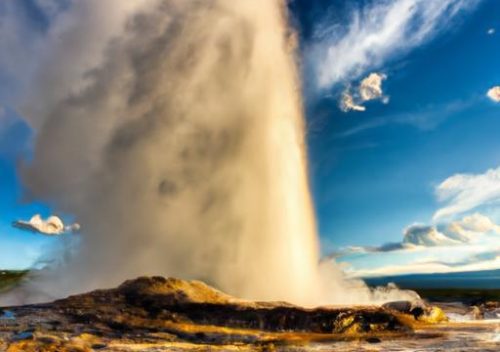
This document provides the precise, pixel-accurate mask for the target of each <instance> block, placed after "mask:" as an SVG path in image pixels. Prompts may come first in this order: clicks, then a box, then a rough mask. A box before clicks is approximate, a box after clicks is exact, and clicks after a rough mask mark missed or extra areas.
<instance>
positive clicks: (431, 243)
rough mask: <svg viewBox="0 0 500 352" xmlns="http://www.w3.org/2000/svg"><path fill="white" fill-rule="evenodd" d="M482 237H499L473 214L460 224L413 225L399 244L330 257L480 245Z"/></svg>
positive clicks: (499, 228) (490, 224)
mask: <svg viewBox="0 0 500 352" xmlns="http://www.w3.org/2000/svg"><path fill="white" fill-rule="evenodd" d="M485 235H493V236H497V235H500V226H499V225H497V224H496V223H494V222H493V221H492V220H491V219H490V218H489V217H487V216H485V215H483V214H480V213H474V214H471V215H467V216H464V217H463V218H462V219H460V220H456V221H450V222H444V223H441V224H439V225H426V224H419V223H415V224H412V225H410V226H408V227H406V228H405V229H404V230H403V239H402V241H401V242H390V243H385V244H383V245H381V246H349V247H345V248H343V249H341V250H340V251H338V252H336V253H334V254H333V255H332V256H333V257H342V256H344V255H347V254H355V253H386V252H394V251H409V250H418V249H422V248H426V247H450V246H460V245H467V244H474V243H477V242H480V241H481V239H482V237H483V236H485Z"/></svg>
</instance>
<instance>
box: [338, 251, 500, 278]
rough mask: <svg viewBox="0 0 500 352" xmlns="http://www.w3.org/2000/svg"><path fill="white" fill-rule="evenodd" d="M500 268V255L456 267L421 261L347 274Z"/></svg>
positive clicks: (439, 271) (464, 270)
mask: <svg viewBox="0 0 500 352" xmlns="http://www.w3.org/2000/svg"><path fill="white" fill-rule="evenodd" d="M498 268H500V254H499V255H498V256H497V257H496V258H494V259H488V260H482V261H476V262H470V263H462V264H460V265H454V264H453V263H446V262H439V261H433V260H429V261H421V262H413V263H408V264H404V265H387V266H383V267H378V268H372V269H369V268H367V269H363V270H353V269H352V268H350V269H348V270H347V271H346V272H347V274H348V275H349V276H351V277H377V276H393V275H406V274H415V273H419V274H436V273H459V272H472V271H482V270H495V269H498Z"/></svg>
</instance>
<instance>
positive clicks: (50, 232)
mask: <svg viewBox="0 0 500 352" xmlns="http://www.w3.org/2000/svg"><path fill="white" fill-rule="evenodd" d="M12 226H13V227H15V228H18V229H20V230H24V231H29V232H34V233H39V234H42V235H47V236H59V235H63V234H68V233H73V232H78V231H79V230H80V225H79V224H76V223H75V224H72V225H68V226H65V225H64V223H63V221H62V220H61V219H60V218H59V217H57V216H50V217H48V218H47V219H46V220H45V219H42V217H41V216H40V215H39V214H36V215H34V216H33V217H32V218H31V219H30V220H28V221H25V220H17V221H14V222H13V223H12Z"/></svg>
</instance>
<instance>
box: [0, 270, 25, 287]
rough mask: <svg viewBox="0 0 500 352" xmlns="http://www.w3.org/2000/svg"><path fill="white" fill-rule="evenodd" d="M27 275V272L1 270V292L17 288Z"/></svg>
mask: <svg viewBox="0 0 500 352" xmlns="http://www.w3.org/2000/svg"><path fill="white" fill-rule="evenodd" d="M27 273H28V271H27V270H0V292H3V291H6V290H8V289H9V288H11V287H13V286H15V285H16V284H17V283H19V282H20V281H21V279H22V278H23V277H24V276H25V275H26V274H27Z"/></svg>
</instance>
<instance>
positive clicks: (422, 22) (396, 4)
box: [310, 0, 479, 89]
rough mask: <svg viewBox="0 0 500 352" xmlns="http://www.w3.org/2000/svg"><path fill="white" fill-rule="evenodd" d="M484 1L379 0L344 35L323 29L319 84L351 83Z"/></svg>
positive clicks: (317, 59) (314, 55)
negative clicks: (462, 12)
mask: <svg viewBox="0 0 500 352" xmlns="http://www.w3.org/2000/svg"><path fill="white" fill-rule="evenodd" d="M478 2H479V0H441V1H429V0H393V1H388V0H385V1H375V2H373V3H372V4H371V5H369V6H367V7H365V8H363V9H359V10H358V11H355V12H354V13H353V14H352V16H351V20H350V23H349V24H348V26H347V29H346V30H345V31H342V30H341V28H339V24H338V23H334V24H328V25H326V26H323V28H320V30H318V38H319V39H318V42H317V43H316V45H315V47H314V48H313V50H311V51H310V55H311V57H310V61H311V63H312V66H313V67H314V69H315V70H316V80H317V85H318V87H319V88H320V89H328V88H330V87H331V86H333V85H335V84H337V83H339V82H342V81H350V80H352V79H353V78H355V77H358V76H360V75H362V74H363V73H364V72H366V71H367V70H369V69H373V68H375V67H380V65H382V64H383V63H384V62H385V61H386V60H389V59H391V58H392V57H394V56H397V55H399V54H401V53H404V52H407V51H409V50H411V49H413V48H415V47H417V46H419V45H420V44H422V43H424V42H425V41H427V40H428V39H430V38H432V37H433V36H434V35H435V34H437V33H438V32H440V31H441V30H443V29H445V28H447V27H448V26H450V25H451V24H452V23H453V21H452V20H453V19H454V18H455V17H457V14H459V13H460V12H461V11H465V10H470V9H472V8H473V7H474V6H475V5H476V4H477V3H478Z"/></svg>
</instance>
